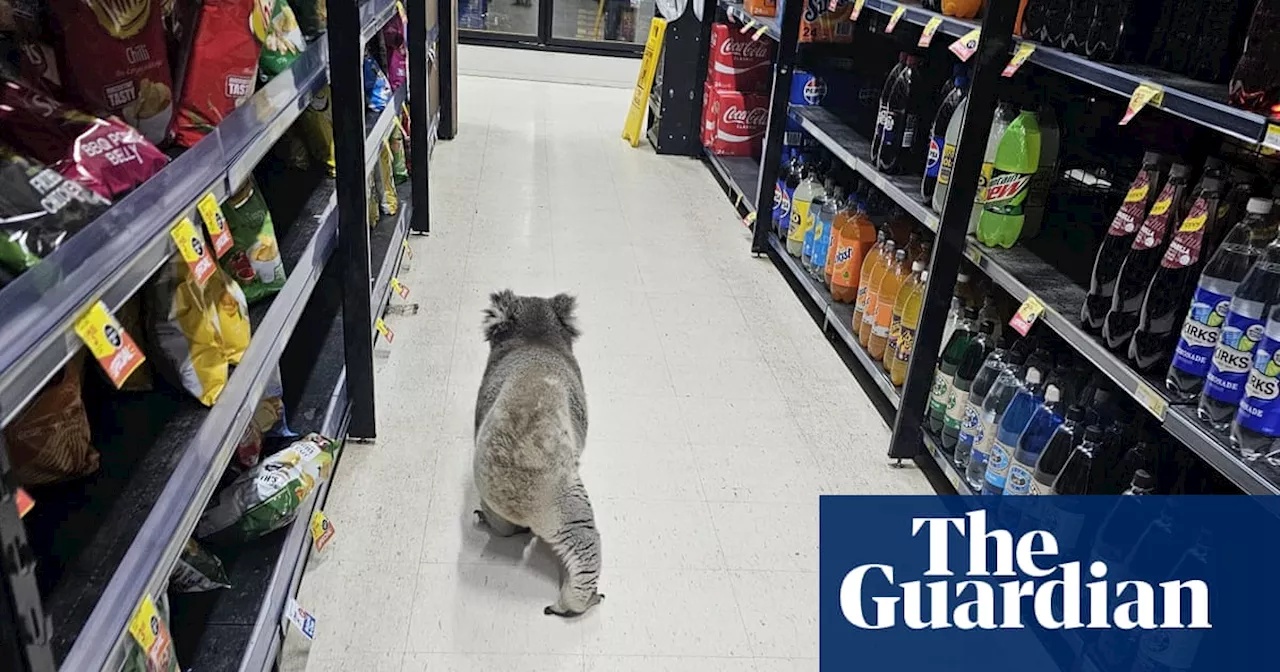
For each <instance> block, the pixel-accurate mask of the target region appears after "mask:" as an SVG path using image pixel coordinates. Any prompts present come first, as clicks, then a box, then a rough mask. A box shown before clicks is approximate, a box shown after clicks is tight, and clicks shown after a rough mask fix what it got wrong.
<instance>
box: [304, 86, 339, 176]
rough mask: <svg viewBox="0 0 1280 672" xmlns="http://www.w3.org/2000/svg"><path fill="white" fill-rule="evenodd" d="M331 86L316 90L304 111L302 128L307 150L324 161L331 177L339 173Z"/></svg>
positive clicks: (317, 158) (318, 160)
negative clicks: (331, 106) (334, 158)
mask: <svg viewBox="0 0 1280 672" xmlns="http://www.w3.org/2000/svg"><path fill="white" fill-rule="evenodd" d="M329 95H330V93H329V87H328V86H327V85H326V86H325V87H324V88H323V89H320V90H319V91H317V92H316V94H315V95H314V96H312V98H311V104H310V105H308V106H307V109H306V110H303V112H302V119H301V122H302V130H303V133H304V134H305V138H306V141H307V150H308V151H309V152H311V158H313V159H315V160H316V161H317V162H320V163H323V164H324V165H325V166H326V167H327V168H328V170H329V177H333V176H335V175H337V174H338V172H337V171H338V169H337V166H336V165H335V164H334V160H333V110H332V109H331V108H330V105H329Z"/></svg>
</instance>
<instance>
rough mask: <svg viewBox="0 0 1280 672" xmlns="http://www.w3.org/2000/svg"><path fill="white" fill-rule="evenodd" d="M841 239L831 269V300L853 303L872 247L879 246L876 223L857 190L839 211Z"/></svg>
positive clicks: (838, 226)
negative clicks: (869, 215) (858, 195)
mask: <svg viewBox="0 0 1280 672" xmlns="http://www.w3.org/2000/svg"><path fill="white" fill-rule="evenodd" d="M836 229H837V230H838V231H839V232H840V239H839V240H840V242H839V245H838V246H837V247H836V251H835V256H834V262H833V263H834V265H833V267H832V269H831V300H832V301H836V302H838V303H853V302H855V301H856V300H857V298H858V283H859V282H860V281H861V279H862V268H863V265H864V263H866V259H867V258H868V256H869V255H870V253H871V249H872V248H873V247H874V246H875V245H876V226H875V224H872V223H871V218H870V217H867V213H866V211H864V210H863V209H862V207H861V203H860V200H859V199H858V197H857V194H856V193H851V194H849V199H848V201H846V203H845V207H844V209H843V210H841V211H840V212H839V213H837V214H836Z"/></svg>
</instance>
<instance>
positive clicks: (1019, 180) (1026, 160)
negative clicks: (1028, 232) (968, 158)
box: [977, 110, 1040, 248]
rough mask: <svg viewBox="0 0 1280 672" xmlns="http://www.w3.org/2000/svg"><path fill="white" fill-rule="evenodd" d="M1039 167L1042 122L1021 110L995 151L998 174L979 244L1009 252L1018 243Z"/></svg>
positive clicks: (993, 178)
mask: <svg viewBox="0 0 1280 672" xmlns="http://www.w3.org/2000/svg"><path fill="white" fill-rule="evenodd" d="M1039 165H1040V122H1039V120H1038V119H1036V113H1035V112H1032V111H1031V110H1022V111H1021V112H1019V113H1018V117H1017V118H1016V119H1014V120H1013V123H1011V124H1009V130H1007V131H1005V133H1004V137H1003V138H1001V140H1000V146H999V147H998V148H997V149H996V161H995V166H994V167H995V170H994V172H993V173H992V174H991V181H990V182H989V183H988V184H987V200H986V204H985V205H983V206H982V216H981V217H980V218H979V219H978V232H977V236H978V242H980V243H982V244H983V245H986V246H987V247H996V246H1000V247H1005V248H1008V247H1013V244H1014V243H1015V242H1017V241H1018V234H1020V233H1022V222H1023V219H1024V215H1023V205H1024V204H1025V203H1026V200H1027V193H1028V190H1027V187H1029V186H1030V184H1031V178H1032V176H1034V175H1035V173H1036V168H1038V167H1039Z"/></svg>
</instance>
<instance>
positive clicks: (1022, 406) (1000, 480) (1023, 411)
mask: <svg viewBox="0 0 1280 672" xmlns="http://www.w3.org/2000/svg"><path fill="white" fill-rule="evenodd" d="M1043 402H1044V393H1043V388H1042V387H1041V385H1040V370H1039V369H1037V368H1035V367H1034V366H1028V367H1027V377H1026V378H1025V379H1024V380H1023V385H1022V389H1020V390H1018V392H1017V394H1015V395H1013V400H1012V401H1010V402H1009V405H1008V406H1007V407H1006V408H1005V409H1004V413H1003V414H1002V415H1001V416H1000V424H999V426H998V427H999V428H998V429H997V430H996V440H995V442H994V443H992V444H991V453H990V454H989V455H987V473H986V476H985V478H984V479H983V485H982V494H984V495H999V494H1002V493H1003V492H1004V484H1005V481H1006V480H1007V479H1008V476H1009V467H1011V466H1013V455H1014V453H1016V452H1017V450H1018V439H1019V438H1020V437H1021V436H1022V433H1023V432H1024V431H1026V429H1027V424H1028V423H1030V422H1031V416H1032V415H1034V414H1035V411H1036V408H1038V407H1039V406H1040V404H1041V403H1043Z"/></svg>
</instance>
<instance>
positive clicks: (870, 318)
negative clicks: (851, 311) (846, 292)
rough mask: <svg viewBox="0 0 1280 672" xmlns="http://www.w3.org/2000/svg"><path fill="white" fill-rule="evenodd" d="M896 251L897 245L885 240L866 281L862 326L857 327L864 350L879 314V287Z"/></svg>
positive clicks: (859, 341) (891, 264) (859, 340)
mask: <svg viewBox="0 0 1280 672" xmlns="http://www.w3.org/2000/svg"><path fill="white" fill-rule="evenodd" d="M897 251H898V246H897V244H895V243H894V242H893V240H892V239H890V240H886V241H885V243H884V252H883V253H882V254H881V255H880V258H879V259H876V263H875V266H874V267H872V269H871V277H870V279H868V280H867V303H866V304H865V305H864V306H863V309H862V324H859V325H858V343H860V344H862V347H864V348H865V347H867V343H869V342H870V341H871V329H872V328H873V327H875V324H876V316H877V315H879V314H880V312H879V311H880V285H881V284H882V283H883V282H884V276H885V275H887V274H888V272H889V269H890V268H891V267H892V266H893V260H894V258H895V253H896V252H897Z"/></svg>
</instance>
